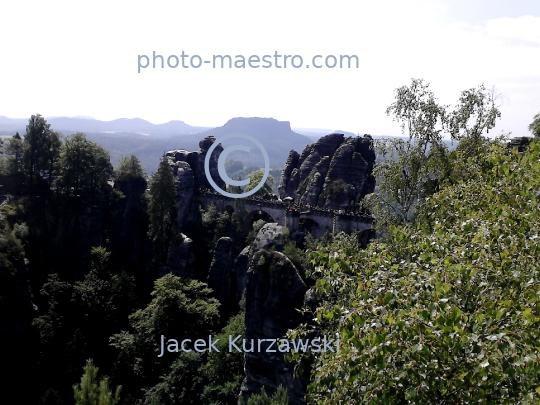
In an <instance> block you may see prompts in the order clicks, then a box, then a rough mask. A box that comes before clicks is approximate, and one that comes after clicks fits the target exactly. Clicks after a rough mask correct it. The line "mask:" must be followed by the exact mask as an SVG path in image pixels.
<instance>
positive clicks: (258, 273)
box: [241, 250, 307, 405]
mask: <svg viewBox="0 0 540 405" xmlns="http://www.w3.org/2000/svg"><path fill="white" fill-rule="evenodd" d="M306 291H307V287H306V285H305V284H304V282H303V281H302V278H301V277H300V274H299V273H298V270H297V269H296V267H295V266H294V265H293V264H292V262H291V261H290V260H289V259H288V258H287V256H285V255H284V254H283V253H281V252H277V251H268V250H260V251H259V252H257V253H256V254H255V255H254V256H253V258H252V260H251V265H250V267H249V271H248V274H247V285H246V315H245V325H246V331H245V339H246V341H247V342H251V341H252V339H253V341H254V342H255V344H257V342H258V339H270V338H284V337H286V333H287V331H288V330H289V329H292V328H295V327H297V326H298V325H299V324H300V322H301V321H302V315H301V314H300V313H299V312H298V311H297V308H301V307H302V304H303V300H304V294H305V292H306ZM248 344H249V343H248ZM265 344H266V345H268V343H267V342H265V343H263V344H262V345H261V347H263V346H264V347H265V348H264V349H263V350H261V351H258V350H254V351H253V352H245V354H244V356H245V357H244V359H245V367H244V368H245V371H246V378H245V379H244V382H243V383H242V388H241V395H242V397H243V398H244V399H247V398H249V396H250V395H251V394H253V393H258V392H260V390H261V387H264V388H265V391H266V392H268V393H269V394H273V393H274V392H275V391H276V390H277V388H278V387H279V386H280V385H282V386H283V387H285V388H286V389H287V394H288V397H289V403H290V404H293V405H296V404H304V403H305V401H304V399H303V397H304V395H305V391H304V389H305V387H303V385H302V382H301V381H299V380H297V379H294V378H293V365H291V364H289V363H288V362H287V361H286V360H285V359H284V356H283V353H281V352H279V351H276V352H275V353H271V352H268V353H267V352H266V346H265ZM248 349H249V347H248Z"/></svg>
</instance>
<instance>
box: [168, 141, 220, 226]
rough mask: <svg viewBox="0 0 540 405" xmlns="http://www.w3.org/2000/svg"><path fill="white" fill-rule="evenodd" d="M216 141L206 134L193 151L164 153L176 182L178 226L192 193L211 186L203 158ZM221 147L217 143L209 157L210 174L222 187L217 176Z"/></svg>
mask: <svg viewBox="0 0 540 405" xmlns="http://www.w3.org/2000/svg"><path fill="white" fill-rule="evenodd" d="M215 141H216V138H214V137H213V136H212V135H209V136H207V137H206V138H204V139H202V140H201V141H200V142H199V147H200V149H199V150H198V151H195V152H188V151H186V150H181V149H180V150H172V151H169V152H167V153H166V154H165V156H167V158H168V160H169V165H170V166H171V168H172V170H173V174H174V181H175V184H176V190H177V194H176V203H177V206H178V221H179V223H180V226H182V225H183V224H185V221H186V218H187V215H188V212H189V209H190V207H191V200H192V198H193V193H194V191H195V190H197V189H199V188H201V187H202V188H206V189H210V188H212V187H211V185H210V183H209V182H208V179H207V178H206V175H205V172H204V160H205V158H206V154H207V152H208V149H210V147H211V146H212V144H213V143H214V142H215ZM222 151H223V147H222V146H221V145H218V146H217V147H216V148H215V149H214V151H213V152H212V156H211V157H210V164H209V168H210V175H211V176H212V179H213V180H214V182H215V183H216V184H217V186H218V187H220V188H222V189H224V188H225V182H224V181H223V180H222V179H221V178H220V177H219V173H218V169H217V161H218V159H219V155H220V154H221V152H222Z"/></svg>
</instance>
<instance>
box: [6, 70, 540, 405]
mask: <svg viewBox="0 0 540 405" xmlns="http://www.w3.org/2000/svg"><path fill="white" fill-rule="evenodd" d="M496 102H497V97H496V95H495V94H494V93H493V92H492V91H488V90H486V89H485V88H484V87H483V86H479V87H478V88H474V89H470V90H466V91H463V92H462V93H461V96H460V98H459V100H458V103H457V105H456V106H455V108H454V109H452V110H450V108H449V107H447V106H441V105H439V104H438V102H437V100H436V98H435V97H434V95H433V93H432V92H431V91H430V89H429V86H428V85H427V84H426V83H424V82H423V81H422V80H416V79H415V80H413V81H412V83H411V84H410V85H409V86H403V87H401V88H399V89H397V90H396V97H395V100H394V102H393V103H392V104H391V105H390V106H389V107H388V109H387V111H386V112H387V114H388V115H389V116H391V117H392V118H393V119H395V120H396V121H398V122H399V123H400V124H402V128H403V132H404V133H405V134H406V135H408V137H409V140H408V141H404V140H402V139H399V138H394V139H383V140H377V141H374V146H373V147H374V148H375V150H376V152H377V157H378V164H377V166H376V168H375V172H374V173H375V175H376V178H377V187H376V190H375V192H374V193H372V194H370V195H368V196H367V197H366V198H365V199H364V200H363V201H361V202H360V203H359V204H360V205H361V208H362V209H363V210H365V211H367V212H371V213H373V215H374V217H375V219H376V224H377V238H376V239H375V240H372V241H371V243H370V244H369V245H368V246H367V248H365V249H364V248H361V246H360V242H359V240H358V237H357V235H355V234H350V235H347V234H343V233H341V234H337V235H326V236H325V237H324V238H322V239H320V240H314V239H313V238H311V237H310V236H309V235H302V237H298V235H295V236H293V235H290V234H289V233H284V235H283V242H284V243H283V244H282V246H281V248H279V249H278V250H281V251H282V252H283V254H284V255H285V256H286V257H288V258H289V259H290V262H291V263H293V264H294V266H295V267H296V268H297V269H298V271H299V272H300V274H301V276H302V279H303V281H304V282H305V284H306V285H307V287H309V288H310V290H311V291H313V293H314V297H316V299H315V300H314V302H316V305H306V307H305V308H303V311H304V317H303V318H302V319H303V320H304V321H303V322H302V323H301V324H300V325H299V326H298V327H297V328H296V329H291V330H290V331H289V336H290V337H291V338H301V337H309V336H313V335H314V334H318V335H321V336H322V335H333V336H335V335H336V334H339V336H340V339H341V346H340V351H339V352H337V353H334V352H324V353H318V354H317V355H316V354H315V353H310V352H307V353H298V352H294V351H293V352H292V353H291V354H290V355H287V357H286V358H287V360H288V361H289V362H290V363H291V364H293V365H295V367H294V370H295V376H296V377H297V378H298V379H299V380H301V381H303V384H304V387H305V390H306V402H307V403H317V404H357V403H358V404H359V403H366V404H405V403H410V404H434V403H437V404H462V403H473V402H474V403H484V404H507V403H521V404H528V403H530V404H533V403H540V377H539V375H540V358H539V355H538V350H539V349H538V341H539V337H540V336H539V334H540V332H539V331H540V329H539V327H540V309H539V307H538V305H537V304H538V300H539V294H540V274H539V272H538V269H539V267H540V263H539V258H540V245H539V243H540V242H539V240H540V193H539V190H540V141H538V140H537V138H539V137H540V114H539V115H537V116H536V117H534V121H533V122H532V123H531V125H530V126H529V130H530V131H531V133H532V134H533V137H532V138H520V140H518V142H517V143H516V142H514V143H515V144H516V146H515V147H514V146H512V143H511V144H510V146H509V144H508V139H507V138H506V137H505V136H501V137H498V138H489V137H487V134H488V132H489V131H490V130H491V129H492V128H494V126H495V122H496V120H497V119H498V118H499V117H500V111H499V109H498V106H497V105H496ZM445 137H451V138H452V139H453V140H454V141H455V142H456V144H457V145H456V148H455V149H454V150H451V151H450V150H448V148H447V146H446V144H445V143H444V141H443V139H444V138H445ZM0 147H1V148H2V151H1V152H2V153H3V155H2V156H3V157H1V160H0V345H1V346H2V348H3V350H2V354H1V358H0V359H1V360H0V362H1V364H2V366H3V369H4V373H3V377H2V380H1V382H0V386H1V387H2V390H3V393H4V396H5V397H6V398H8V397H11V398H13V399H12V401H11V402H15V401H16V402H17V403H21V404H42V405H45V404H47V405H49V404H65V405H68V404H76V405H82V404H88V405H109V404H141V405H142V404H146V405H157V404H215V405H217V404H237V403H242V402H244V400H243V399H240V400H239V393H240V389H241V385H242V381H243V380H244V378H245V368H244V366H245V358H244V354H243V353H238V352H234V351H233V352H229V351H228V350H226V348H225V345H226V344H227V337H228V336H230V335H233V336H236V335H241V334H243V333H244V330H245V328H246V325H245V319H244V317H245V310H246V308H245V305H246V303H245V300H242V301H240V302H239V304H238V307H237V308H232V309H228V310H227V311H224V310H223V308H222V306H221V305H220V303H219V300H218V299H217V297H216V295H215V292H214V291H213V290H212V289H211V288H210V287H209V285H208V283H207V280H208V272H209V267H210V265H211V261H212V257H213V255H214V254H215V250H216V245H217V244H218V241H219V240H220V239H221V238H224V237H227V238H230V240H231V241H232V242H231V243H232V251H233V252H234V254H235V255H238V254H239V253H240V252H241V251H242V250H243V249H244V248H245V247H246V246H248V245H249V244H250V243H253V242H254V241H255V240H256V238H257V232H259V230H260V229H261V227H262V226H263V225H264V223H265V221H264V220H261V219H258V220H257V221H254V223H253V225H252V228H251V229H247V230H246V229H245V226H243V224H244V223H245V214H246V213H244V212H243V211H242V209H241V204H239V207H237V208H238V209H237V210H235V212H227V211H225V212H219V211H217V210H216V209H215V207H209V208H208V209H206V210H203V209H197V210H196V212H195V216H194V218H193V219H192V220H191V221H190V222H189V223H188V224H187V225H185V226H183V228H182V229H180V228H181V227H180V225H179V221H178V218H177V216H178V209H177V201H176V195H177V189H176V188H177V184H175V180H174V177H173V173H172V171H171V167H170V165H169V162H168V161H167V159H166V157H165V156H164V157H163V158H162V160H161V162H160V164H159V167H158V170H157V171H156V172H155V173H154V174H153V175H152V176H151V177H147V176H146V174H145V173H144V170H143V168H142V166H141V164H140V162H139V161H138V159H137V158H136V157H135V156H129V157H126V158H123V159H122V160H121V162H120V163H119V165H118V167H117V168H116V169H113V166H112V165H111V162H110V158H109V153H108V152H107V151H106V150H105V149H104V148H103V147H101V146H100V145H98V144H96V143H94V142H91V141H89V140H88V139H86V137H85V135H84V134H82V133H76V134H74V135H71V136H69V137H67V138H66V139H63V138H62V136H61V134H59V133H57V132H55V131H54V130H53V129H52V128H51V127H50V125H49V124H48V123H47V122H46V120H45V119H44V118H43V117H42V116H41V115H34V116H32V117H31V118H30V119H29V122H28V126H27V128H26V133H25V134H23V135H22V136H21V135H19V134H18V133H17V134H15V135H14V136H12V137H10V138H9V139H7V140H6V141H5V142H4V143H3V144H2V145H0ZM239 169H241V168H239ZM271 186H272V185H270V184H269V185H268V186H267V187H266V188H265V189H263V190H266V192H271V191H272V188H271ZM273 186H274V187H276V185H273ZM359 208H360V207H359ZM182 235H189V237H190V238H191V239H192V240H193V246H194V252H195V255H194V257H195V258H194V261H193V262H192V263H190V266H192V269H191V270H190V271H191V273H192V277H181V276H179V275H177V274H174V273H173V272H171V271H169V268H170V261H171V251H172V250H173V249H174V245H175V241H177V240H178V239H179V238H181V237H183V236H182ZM265 254H267V255H272V254H274V252H273V251H269V252H267V253H265ZM257 257H259V258H260V257H262V256H260V255H259V256H257ZM268 257H270V256H268ZM263 261H264V260H263ZM256 265H259V266H262V265H264V263H262V264H261V262H260V260H259V262H258V263H257V264H256ZM272 271H277V272H279V271H280V269H279V268H277V269H273V270H272ZM283 288H287V286H283ZM299 309H300V308H299ZM161 335H165V336H178V337H183V336H190V337H199V336H209V335H213V336H216V338H219V339H220V343H218V348H221V349H222V350H221V351H219V352H202V353H199V352H194V351H193V352H190V353H187V352H182V353H179V354H177V355H174V356H172V355H171V356H162V357H159V356H157V355H156V353H157V352H159V350H158V348H159V342H160V336H161ZM220 345H221V346H220ZM268 388H269V389H268V390H265V389H262V390H261V392H260V394H254V395H251V397H250V398H249V399H248V400H247V404H249V405H256V404H287V403H289V401H290V398H289V397H288V394H287V391H286V389H284V388H282V387H280V388H278V389H277V390H273V389H271V388H270V387H268ZM267 391H268V392H267ZM239 401H240V402H239ZM244 403H245V402H244Z"/></svg>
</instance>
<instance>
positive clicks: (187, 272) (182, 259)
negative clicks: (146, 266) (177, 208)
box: [161, 233, 195, 278]
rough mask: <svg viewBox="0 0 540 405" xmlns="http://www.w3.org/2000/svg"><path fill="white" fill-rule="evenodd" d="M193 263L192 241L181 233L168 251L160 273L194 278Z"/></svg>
mask: <svg viewBox="0 0 540 405" xmlns="http://www.w3.org/2000/svg"><path fill="white" fill-rule="evenodd" d="M194 261H195V257H194V255H193V241H192V240H191V239H190V238H188V237H187V236H186V235H184V234H183V233H180V234H178V236H177V237H176V240H175V241H174V243H173V244H172V246H171V248H170V250H169V255H168V256H167V262H166V263H165V266H164V267H163V268H162V270H161V273H162V274H165V273H173V274H174V275H176V276H179V277H186V278H195V272H194V268H193V262H194Z"/></svg>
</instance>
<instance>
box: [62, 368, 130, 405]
mask: <svg viewBox="0 0 540 405" xmlns="http://www.w3.org/2000/svg"><path fill="white" fill-rule="evenodd" d="M98 370H99V369H98V368H97V367H96V366H95V365H94V363H93V361H92V359H89V360H88V361H87V363H86V366H85V367H84V373H83V376H82V377H81V382H80V384H78V385H77V384H76V385H74V386H73V391H74V392H75V405H116V404H117V403H118V401H120V391H121V387H117V388H116V390H114V393H113V390H112V389H111V388H109V379H108V378H107V377H103V378H102V379H101V380H100V381H99V382H98V379H97V374H98Z"/></svg>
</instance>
